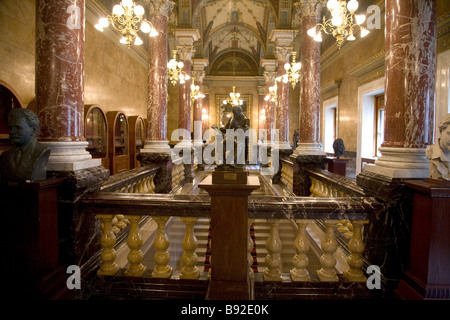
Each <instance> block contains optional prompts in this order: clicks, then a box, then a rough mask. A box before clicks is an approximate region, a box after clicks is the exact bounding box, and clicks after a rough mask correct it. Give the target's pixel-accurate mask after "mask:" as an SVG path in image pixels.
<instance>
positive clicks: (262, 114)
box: [258, 86, 267, 142]
mask: <svg viewBox="0 0 450 320" xmlns="http://www.w3.org/2000/svg"><path fill="white" fill-rule="evenodd" d="M258 93H259V95H258V129H259V130H265V131H266V132H265V134H264V137H262V136H260V135H259V134H260V133H259V132H258V139H259V140H261V138H263V139H264V142H265V141H267V128H266V111H267V110H266V109H267V104H266V101H265V100H264V98H265V97H266V94H267V88H266V87H265V86H263V87H258ZM259 130H258V131H259Z"/></svg>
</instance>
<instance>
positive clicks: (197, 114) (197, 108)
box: [192, 59, 208, 145]
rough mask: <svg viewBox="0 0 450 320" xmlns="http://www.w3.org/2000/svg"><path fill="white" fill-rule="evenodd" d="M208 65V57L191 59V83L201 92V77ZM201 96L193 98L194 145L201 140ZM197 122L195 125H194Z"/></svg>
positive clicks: (203, 75)
mask: <svg viewBox="0 0 450 320" xmlns="http://www.w3.org/2000/svg"><path fill="white" fill-rule="evenodd" d="M207 65H208V59H192V69H193V70H192V79H193V84H194V85H198V86H199V91H200V92H201V93H203V78H204V77H205V71H204V69H205V67H206V66H207ZM202 110H203V98H202V97H199V98H198V99H196V100H194V106H193V116H194V145H196V144H200V145H202V143H203V142H202V140H203V119H202ZM196 123H197V125H196Z"/></svg>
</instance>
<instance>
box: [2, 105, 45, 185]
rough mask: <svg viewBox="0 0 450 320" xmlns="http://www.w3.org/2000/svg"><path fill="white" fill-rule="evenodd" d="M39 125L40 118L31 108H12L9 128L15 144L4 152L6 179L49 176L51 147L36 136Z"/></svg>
mask: <svg viewBox="0 0 450 320" xmlns="http://www.w3.org/2000/svg"><path fill="white" fill-rule="evenodd" d="M39 125H40V122H39V118H38V117H37V115H36V114H35V113H34V112H33V111H31V110H29V109H23V108H16V109H12V110H11V111H10V113H9V115H8V128H9V138H10V140H11V142H12V144H13V145H12V146H11V147H10V148H8V149H7V150H5V151H4V152H3V153H2V154H1V155H0V173H1V180H2V181H12V182H23V181H27V180H29V181H30V182H33V181H37V180H43V179H45V178H46V176H47V161H48V157H49V156H50V149H49V148H47V147H45V146H44V145H42V144H40V143H39V142H38V141H37V139H36V135H37V134H38V132H39Z"/></svg>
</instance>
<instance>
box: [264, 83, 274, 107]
mask: <svg viewBox="0 0 450 320" xmlns="http://www.w3.org/2000/svg"><path fill="white" fill-rule="evenodd" d="M264 100H265V101H271V102H275V103H276V102H277V84H274V85H273V86H271V87H269V93H268V94H266V96H265V97H264Z"/></svg>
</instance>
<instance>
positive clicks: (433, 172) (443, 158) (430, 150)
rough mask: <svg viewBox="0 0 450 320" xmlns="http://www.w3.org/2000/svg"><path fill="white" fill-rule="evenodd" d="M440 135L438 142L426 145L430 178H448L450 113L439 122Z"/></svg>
mask: <svg viewBox="0 0 450 320" xmlns="http://www.w3.org/2000/svg"><path fill="white" fill-rule="evenodd" d="M439 132H440V134H441V137H440V138H439V139H438V143H436V144H433V145H431V146H428V147H427V153H426V155H427V158H428V159H430V178H432V179H437V180H450V173H449V169H450V113H448V114H447V115H446V116H445V117H444V119H442V121H441V122H440V123H439Z"/></svg>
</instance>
